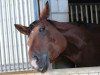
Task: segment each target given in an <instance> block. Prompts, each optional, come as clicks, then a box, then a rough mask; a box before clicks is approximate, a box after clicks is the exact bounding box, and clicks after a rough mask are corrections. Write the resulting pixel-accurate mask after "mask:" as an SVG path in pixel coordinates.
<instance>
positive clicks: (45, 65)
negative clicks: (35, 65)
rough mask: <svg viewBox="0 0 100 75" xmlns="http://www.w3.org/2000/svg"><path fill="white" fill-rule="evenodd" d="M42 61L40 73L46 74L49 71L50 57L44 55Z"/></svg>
mask: <svg viewBox="0 0 100 75" xmlns="http://www.w3.org/2000/svg"><path fill="white" fill-rule="evenodd" d="M41 61H42V65H41V66H39V69H38V71H40V72H42V73H44V72H46V71H47V69H48V65H49V57H48V54H43V55H42V59H41ZM40 63H41V62H40Z"/></svg>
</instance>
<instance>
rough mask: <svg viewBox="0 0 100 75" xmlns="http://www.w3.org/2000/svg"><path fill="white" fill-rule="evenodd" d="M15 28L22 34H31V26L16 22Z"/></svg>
mask: <svg viewBox="0 0 100 75" xmlns="http://www.w3.org/2000/svg"><path fill="white" fill-rule="evenodd" d="M15 28H16V29H17V30H18V31H19V32H21V33H22V34H25V35H29V34H30V30H29V27H26V26H22V25H20V24H15Z"/></svg>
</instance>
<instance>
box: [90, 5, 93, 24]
mask: <svg viewBox="0 0 100 75" xmlns="http://www.w3.org/2000/svg"><path fill="white" fill-rule="evenodd" d="M90 13H91V23H93V8H92V5H90Z"/></svg>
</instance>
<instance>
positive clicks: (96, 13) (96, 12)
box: [95, 5, 98, 24]
mask: <svg viewBox="0 0 100 75" xmlns="http://www.w3.org/2000/svg"><path fill="white" fill-rule="evenodd" d="M95 15H96V16H95V18H96V23H97V24H98V7H97V5H95Z"/></svg>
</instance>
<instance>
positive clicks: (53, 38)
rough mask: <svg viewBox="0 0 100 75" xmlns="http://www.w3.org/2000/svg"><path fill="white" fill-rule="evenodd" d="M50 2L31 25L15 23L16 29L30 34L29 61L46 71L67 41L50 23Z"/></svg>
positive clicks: (36, 67)
mask: <svg viewBox="0 0 100 75" xmlns="http://www.w3.org/2000/svg"><path fill="white" fill-rule="evenodd" d="M48 16H49V6H48V2H47V3H46V4H45V6H44V9H43V11H42V12H41V13H40V18H39V20H37V21H34V22H32V23H31V24H30V25H29V27H26V26H23V25H20V24H15V27H16V29H17V30H18V31H19V32H21V33H23V34H25V35H28V36H29V37H28V43H27V44H28V46H29V49H28V53H29V63H30V64H31V65H32V66H33V68H34V69H36V70H38V71H40V72H45V71H46V70H47V69H48V65H49V63H52V62H53V61H54V60H55V59H56V58H57V57H58V56H59V55H60V54H61V53H62V52H63V51H64V50H65V48H66V45H67V41H66V39H65V37H64V36H63V34H62V33H61V32H59V31H58V30H57V29H56V27H54V26H53V25H52V23H50V22H49V21H48V20H47V18H48Z"/></svg>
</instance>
